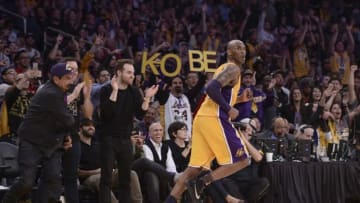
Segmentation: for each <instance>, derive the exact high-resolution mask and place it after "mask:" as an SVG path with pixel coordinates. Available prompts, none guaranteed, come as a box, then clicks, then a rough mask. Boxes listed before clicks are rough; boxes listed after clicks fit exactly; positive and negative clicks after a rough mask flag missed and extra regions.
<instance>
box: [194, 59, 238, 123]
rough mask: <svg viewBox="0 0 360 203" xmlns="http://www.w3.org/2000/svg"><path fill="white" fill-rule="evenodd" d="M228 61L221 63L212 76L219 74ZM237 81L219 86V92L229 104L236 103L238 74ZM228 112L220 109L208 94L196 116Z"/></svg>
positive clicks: (219, 114) (217, 114)
mask: <svg viewBox="0 0 360 203" xmlns="http://www.w3.org/2000/svg"><path fill="white" fill-rule="evenodd" d="M228 64H229V63H225V64H223V65H221V66H220V67H219V68H218V69H217V70H216V71H215V74H214V77H216V76H217V75H218V74H220V73H221V72H222V71H223V70H224V69H225V67H226V66H227V65H228ZM237 80H238V81H237V83H236V84H235V85H234V86H233V87H230V86H226V87H222V88H221V94H222V96H223V97H224V99H225V101H226V102H228V104H230V106H233V105H235V103H236V99H237V94H238V92H239V89H240V84H241V77H240V74H239V76H238V79H237ZM227 113H228V112H224V111H223V110H222V109H220V106H219V105H218V104H217V103H215V102H214V101H213V100H212V99H211V98H210V97H209V96H208V95H206V97H205V99H204V101H203V103H202V104H201V106H200V108H199V110H198V112H197V114H196V115H197V116H212V117H219V116H220V117H222V118H224V117H227V116H228V115H227Z"/></svg>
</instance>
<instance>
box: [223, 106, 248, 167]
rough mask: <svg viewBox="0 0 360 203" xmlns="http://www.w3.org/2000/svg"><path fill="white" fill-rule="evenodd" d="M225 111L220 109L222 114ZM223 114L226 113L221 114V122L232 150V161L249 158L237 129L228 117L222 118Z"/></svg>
mask: <svg viewBox="0 0 360 203" xmlns="http://www.w3.org/2000/svg"><path fill="white" fill-rule="evenodd" d="M223 113H224V112H222V111H220V114H223ZM222 116H224V115H220V122H221V126H222V128H223V131H224V133H225V137H226V141H227V144H228V147H229V148H230V151H231V156H232V162H233V163H235V162H238V161H241V160H244V159H246V158H248V155H247V153H246V152H245V148H244V145H243V143H242V142H241V139H240V138H239V137H238V136H237V134H236V129H235V128H234V127H233V125H232V123H231V122H230V121H229V120H228V119H222Z"/></svg>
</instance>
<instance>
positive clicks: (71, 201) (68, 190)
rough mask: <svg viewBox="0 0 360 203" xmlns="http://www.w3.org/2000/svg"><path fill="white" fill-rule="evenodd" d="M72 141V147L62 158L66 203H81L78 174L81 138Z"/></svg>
mask: <svg viewBox="0 0 360 203" xmlns="http://www.w3.org/2000/svg"><path fill="white" fill-rule="evenodd" d="M72 140H73V142H72V147H71V148H70V149H68V150H67V151H65V153H64V155H63V157H62V166H63V181H64V193H65V199H66V202H68V203H79V192H78V186H77V179H78V175H77V174H78V166H79V162H80V156H81V145H80V141H79V138H72Z"/></svg>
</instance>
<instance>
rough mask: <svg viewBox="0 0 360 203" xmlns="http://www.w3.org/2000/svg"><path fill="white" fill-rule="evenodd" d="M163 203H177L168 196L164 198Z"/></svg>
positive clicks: (173, 198)
mask: <svg viewBox="0 0 360 203" xmlns="http://www.w3.org/2000/svg"><path fill="white" fill-rule="evenodd" d="M164 203H177V201H176V198H175V197H173V196H171V195H169V196H168V197H167V198H166V200H165V202H164Z"/></svg>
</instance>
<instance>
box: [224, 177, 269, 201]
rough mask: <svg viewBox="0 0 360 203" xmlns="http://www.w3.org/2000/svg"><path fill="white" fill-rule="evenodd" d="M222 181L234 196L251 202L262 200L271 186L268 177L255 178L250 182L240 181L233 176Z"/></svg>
mask: <svg viewBox="0 0 360 203" xmlns="http://www.w3.org/2000/svg"><path fill="white" fill-rule="evenodd" d="M222 182H223V184H224V186H225V188H226V190H227V191H228V192H229V193H230V194H231V195H232V196H234V197H237V198H240V199H245V200H247V201H249V202H255V201H258V200H260V199H261V198H262V197H263V196H264V195H265V194H266V192H267V191H268V189H269V186H270V183H269V180H268V179H267V178H254V179H252V180H251V181H249V182H238V181H236V180H234V179H231V178H225V179H223V180H222Z"/></svg>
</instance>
